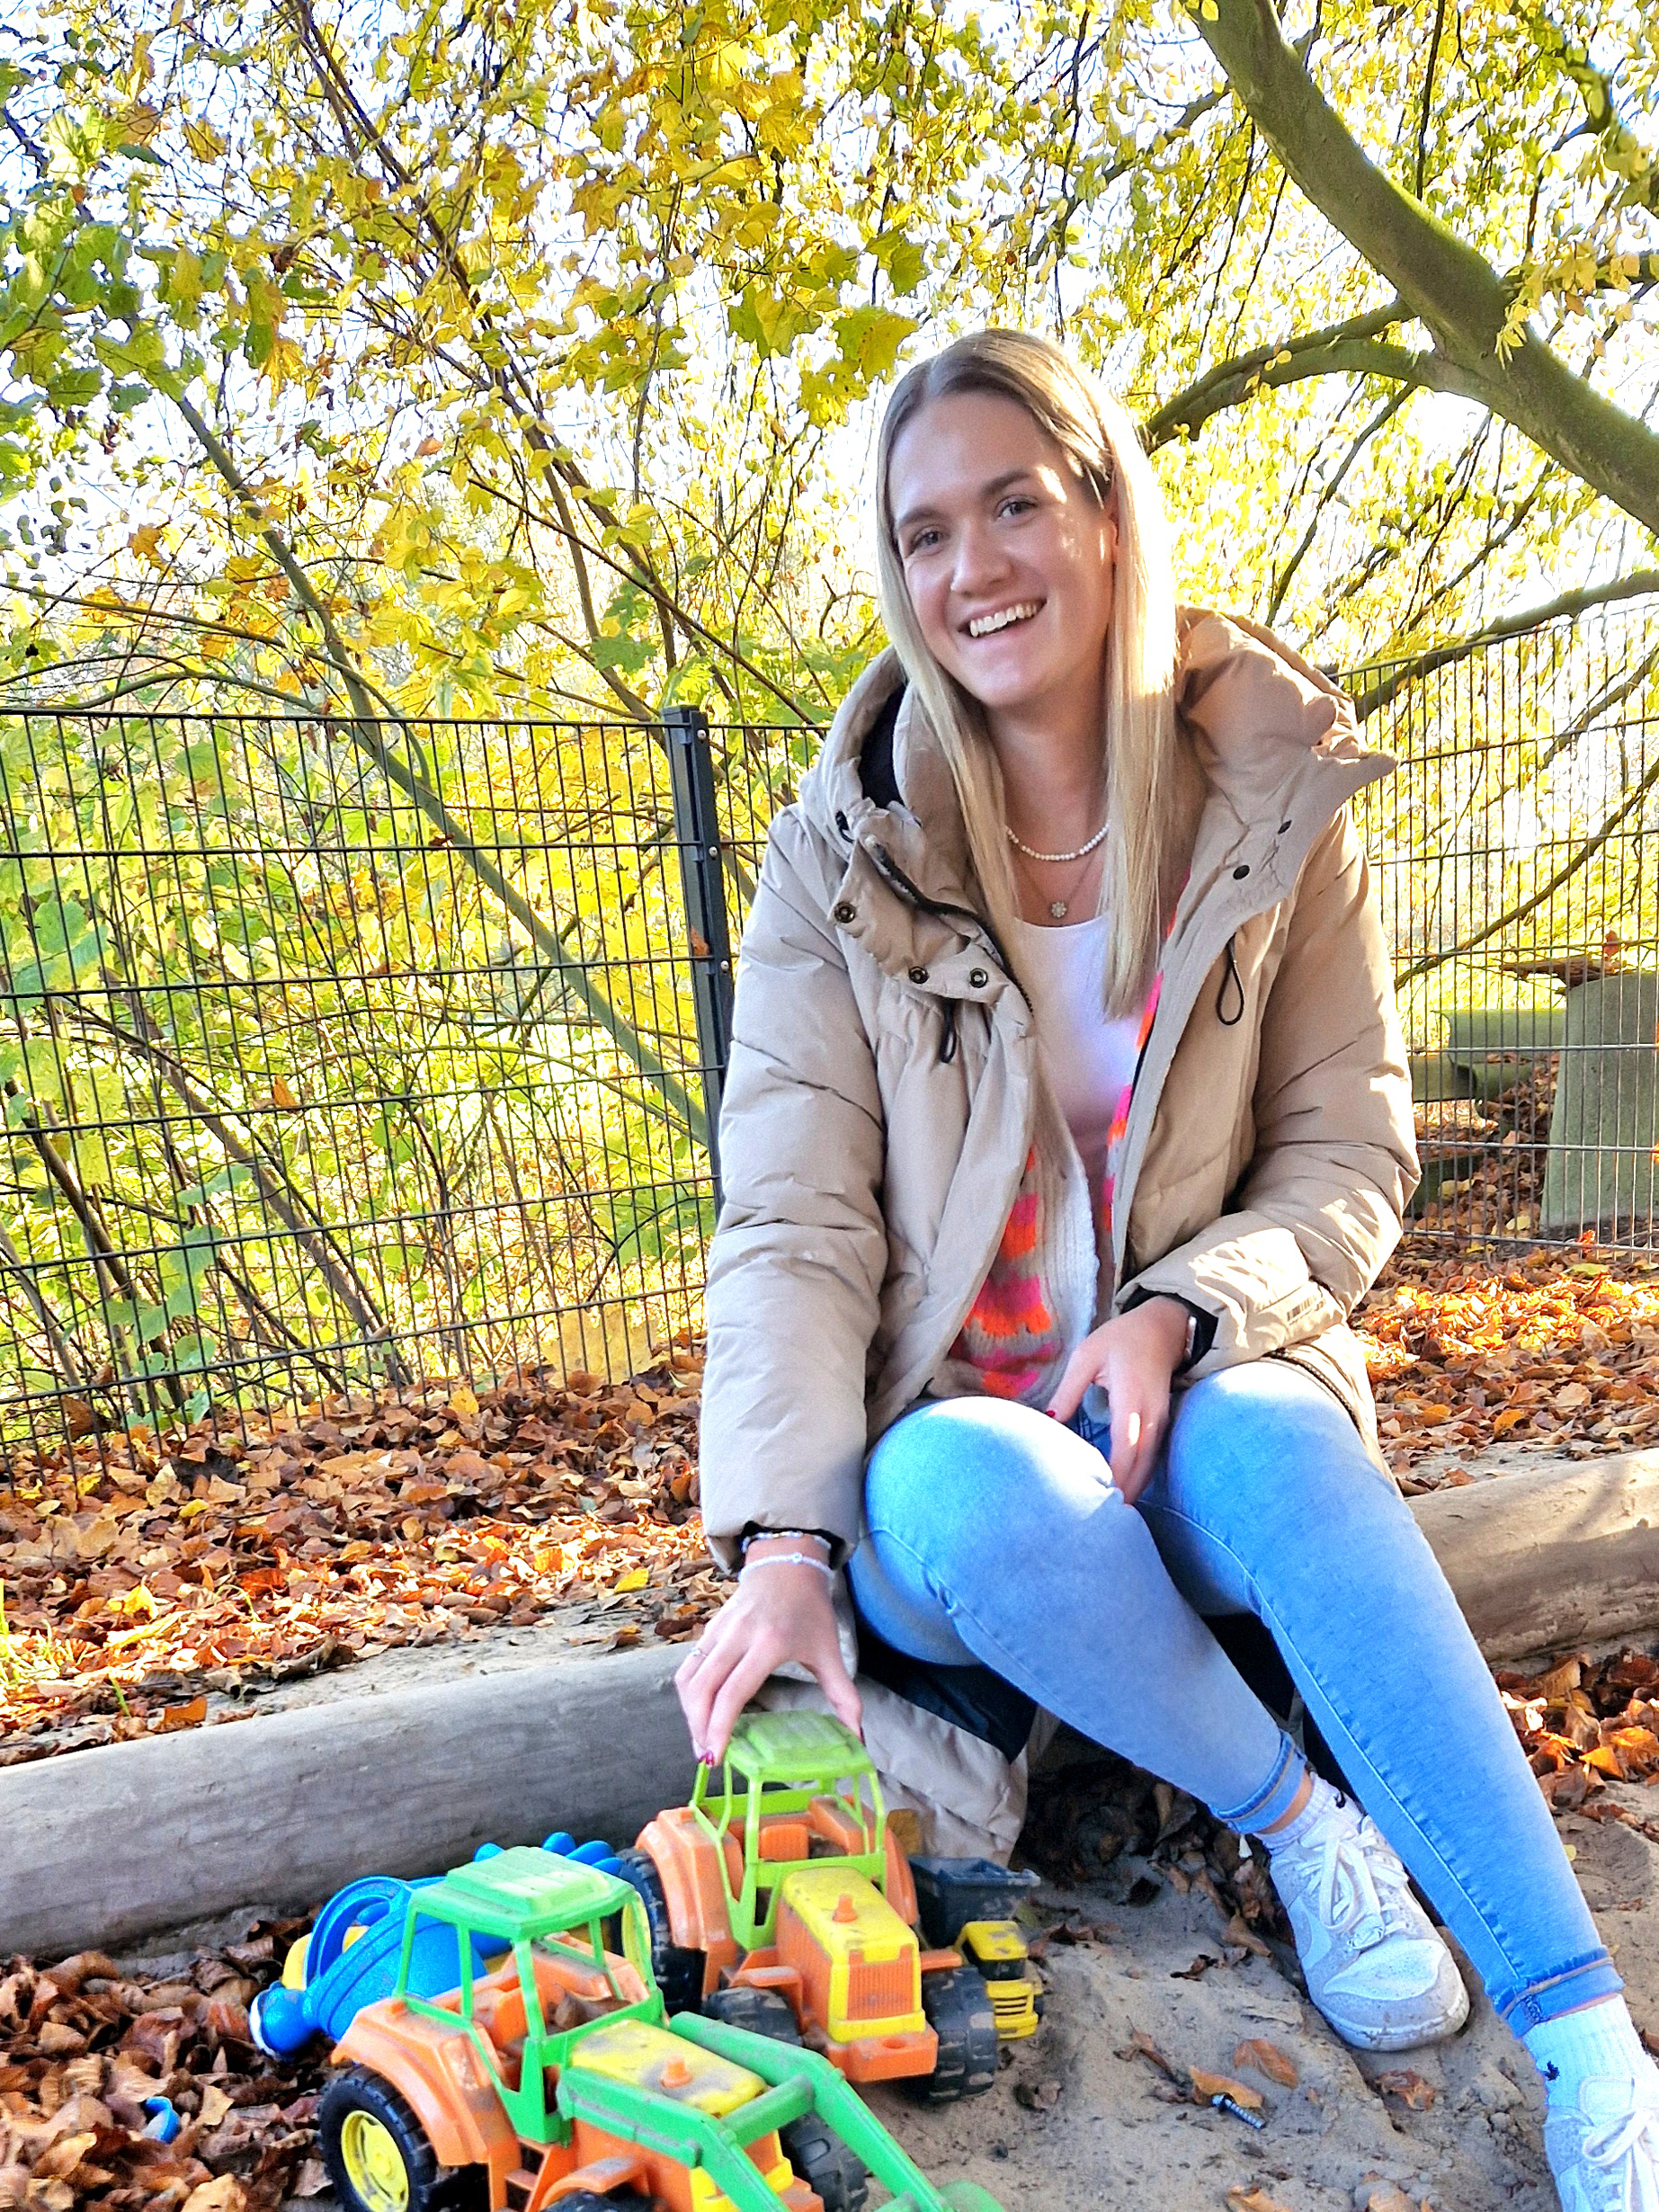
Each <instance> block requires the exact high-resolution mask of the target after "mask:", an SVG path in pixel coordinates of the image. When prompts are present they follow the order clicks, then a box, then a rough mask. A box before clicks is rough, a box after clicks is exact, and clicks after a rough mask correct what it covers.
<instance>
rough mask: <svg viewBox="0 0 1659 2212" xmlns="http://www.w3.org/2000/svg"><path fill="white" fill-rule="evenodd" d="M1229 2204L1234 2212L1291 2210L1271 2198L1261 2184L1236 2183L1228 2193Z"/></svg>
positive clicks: (1274, 2198) (1280, 2211)
mask: <svg viewBox="0 0 1659 2212" xmlns="http://www.w3.org/2000/svg"><path fill="white" fill-rule="evenodd" d="M1227 2202H1228V2204H1229V2205H1231V2207H1232V2208H1233V2212H1289V2208H1288V2207H1287V2206H1285V2205H1282V2204H1280V2201H1279V2199H1277V2198H1276V2197H1270V2196H1269V2195H1268V2193H1267V2191H1266V2190H1264V2189H1262V2187H1261V2186H1260V2185H1259V2184H1246V2183H1245V2182H1243V2181H1235V2183H1234V2184H1233V2186H1232V2188H1231V2189H1230V2190H1228V2191H1227Z"/></svg>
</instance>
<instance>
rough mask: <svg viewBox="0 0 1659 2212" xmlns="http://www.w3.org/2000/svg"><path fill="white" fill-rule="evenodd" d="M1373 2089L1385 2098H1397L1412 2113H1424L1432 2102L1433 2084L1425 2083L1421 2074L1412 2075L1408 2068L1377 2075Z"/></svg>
mask: <svg viewBox="0 0 1659 2212" xmlns="http://www.w3.org/2000/svg"><path fill="white" fill-rule="evenodd" d="M1375 2087H1377V2088H1378V2089H1379V2090H1380V2091H1381V2092H1382V2093H1383V2095H1384V2096H1385V2097H1397V2098H1398V2099H1399V2100H1400V2101H1401V2103H1402V2104H1405V2105H1409V2106H1410V2108H1411V2109H1412V2110H1413V2111H1414V2112H1426V2111H1427V2110H1428V2109H1429V2107H1430V2106H1431V2105H1432V2103H1433V2102H1434V2084H1433V2083H1432V2082H1425V2081H1424V2080H1423V2076H1422V2074H1415V2073H1414V2072H1413V2071H1412V2069H1411V2068H1410V2067H1409V2066H1401V2067H1396V2069H1394V2070H1393V2071H1392V2072H1390V2073H1388V2074H1378V2076H1377V2078H1376V2083H1375Z"/></svg>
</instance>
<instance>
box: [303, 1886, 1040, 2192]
mask: <svg viewBox="0 0 1659 2212" xmlns="http://www.w3.org/2000/svg"><path fill="white" fill-rule="evenodd" d="M434 1930H436V1931H437V1932H438V1935H439V1937H440V1939H441V1940H450V1939H452V1940H453V1942H454V1945H455V1962H456V1984H457V1985H456V1987H455V1988H454V1990H453V1991H451V1992H450V1993H447V1994H444V1995H442V1996H438V1997H435V1998H434V1997H427V1996H421V1995H419V1994H417V1993H416V1992H415V1990H414V1989H413V1988H412V1987H411V1986H410V1985H409V1965H410V1959H411V1957H412V1955H413V1954H414V1952H415V1945H416V1942H417V1940H426V1941H428V1942H429V1941H430V1939H431V1937H432V1935H433V1931H434ZM608 1939H609V1940H611V1941H614V1942H616V1943H617V1944H618V1945H619V1946H620V1948H619V1949H610V1948H608V1947H607V1946H608ZM485 1961H488V1962H492V1963H482V1962H485ZM334 2063H335V2065H337V2066H339V2067H340V2068H341V2071H340V2072H339V2073H338V2074H336V2075H335V2076H334V2079H333V2080H332V2081H331V2082H330V2083H329V2084H328V2086H327V2088H326V2090H325V2091H324V2092H323V2095H322V2097H321V2099H320V2101H319V2103H318V2108H317V2128H318V2134H319V2136H320V2137H321V2141H322V2147H323V2152H324V2155H325V2158H326V2162H327V2165H328V2170H329V2173H330V2176H331V2178H332V2180H333V2182H334V2188H335V2190H336V2191H337V2192H338V2195H339V2199H340V2201H341V2203H342V2205H343V2207H344V2208H346V2212H548V2208H549V2207H553V2208H557V2212H622V2208H624V2207H626V2206H629V2205H631V2206H633V2207H634V2208H635V2212H645V2208H646V2207H647V2206H649V2207H650V2208H651V2212H780V2208H787V2212H861V2207H862V2205H863V2202H864V2198H865V2193H866V2189H867V2186H868V2178H869V2173H873V2174H874V2176H875V2178H876V2179H877V2181H879V2182H880V2184H881V2185H882V2187H883V2188H884V2189H886V2190H890V2191H891V2192H892V2199H891V2203H892V2212H1000V2208H999V2207H998V2206H997V2204H996V2201H995V2199H994V2198H992V2197H991V2196H990V2195H988V2194H987V2192H986V2190H983V2189H980V2188H978V2187H977V2185H976V2184H975V2183H972V2182H968V2181H958V2182H955V2183H952V2184H950V2186H948V2187H947V2188H945V2189H943V2190H939V2189H936V2188H934V2187H933V2186H932V2183H931V2182H929V2181H927V2179H926V2177H925V2176H924V2175H923V2173H922V2172H921V2171H920V2170H919V2169H918V2168H917V2167H916V2166H915V2165H914V2163H913V2162H912V2161H911V2160H910V2159H909V2158H907V2157H906V2156H905V2154H904V2152H903V2151H901V2150H900V2149H899V2147H898V2145H896V2143H895V2142H894V2141H893V2139H892V2137H891V2136H889V2135H888V2134H887V2130H886V2129H885V2128H884V2127H882V2126H881V2124H880V2123H879V2121H878V2120H877V2119H876V2118H875V2117H874V2116H873V2114H871V2113H870V2112H869V2111H868V2110H867V2109H865V2107H864V2106H863V2104H862V2103H861V2101H860V2100H859V2098H858V2097H857V2096H856V2095H855V2094H854V2092H852V2090H851V2089H849V2088H848V2086H847V2084H846V2083H845V2082H844V2081H843V2079H842V2077H841V2075H840V2074H838V2073H837V2072H836V2070H835V2068H834V2066H833V2065H830V2064H829V2062H828V2061H827V2060H826V2059H825V2058H822V2057H820V2056H818V2055H817V2054H816V2052H813V2051H808V2050H804V2049H799V2048H797V2049H789V2048H786V2047H784V2046H782V2045H781V2044H780V2043H777V2042H775V2041H773V2040H772V2039H770V2038H767V2037H764V2036H757V2035H753V2034H749V2033H746V2032H745V2030H744V2029H741V2028H734V2027H731V2026H729V2025H727V2024H724V2023H722V2022H719V2021H717V2020H703V2019H700V2018H696V2017H688V2016H682V2017H681V2018H679V2019H676V2020H673V2021H669V2020H667V2019H666V2017H665V2014H664V2005H663V1999H662V1995H661V1993H660V1992H659V1991H658V1989H657V1986H656V1981H655V1979H654V1977H653V1975H652V1968H651V1940H650V1934H649V1931H648V1929H647V1922H646V1915H645V1911H644V1908H643V1906H642V1904H641V1902H640V1899H639V1896H638V1892H637V1891H636V1890H635V1889H634V1888H632V1887H631V1886H629V1884H628V1883H626V1882H624V1881H621V1880H620V1879H619V1878H617V1877H616V1876H614V1875H611V1874H608V1873H606V1872H604V1871H603V1870H602V1869H599V1868H597V1867H593V1866H587V1865H584V1864H582V1863H581V1862H579V1861H577V1860H569V1859H560V1858H557V1857H555V1856H554V1855H553V1854H551V1853H549V1852H547V1851H533V1850H530V1849H518V1850H514V1851H503V1852H501V1853H499V1854H498V1855H497V1856H496V1857H495V1858H492V1859H488V1860H483V1861H481V1862H475V1863H474V1864H473V1865H471V1866H466V1867H460V1868H458V1869H456V1870H455V1871H454V1872H453V1873H450V1874H448V1875H446V1876H444V1878H442V1880H441V1881H438V1882H435V1883H432V1884H430V1885H426V1886H422V1887H420V1888H417V1889H415V1890H414V1891H412V1892H411V1893H410V1895H409V1898H408V1902H407V1906H406V1919H405V1926H404V1947H403V1960H402V1967H401V1969H400V1972H399V1976H398V1983H397V1989H396V1991H395V1992H394V1993H393V1994H392V1995H391V1996H389V1997H385V1998H382V1999H380V2000H379V2002H376V2003H373V2004H370V2005H366V2006H365V2007H364V2008H363V2009H362V2010H361V2011H360V2012H359V2013H358V2014H357V2016H356V2018H355V2019H354V2020H352V2024H351V2026H350V2028H349V2029H347V2030H346V2033H345V2034H344V2035H343V2037H342V2038H341V2039H340V2041H339V2042H338V2044H337V2045H336V2046H335V2047H334ZM866 2169H868V2173H867V2171H866Z"/></svg>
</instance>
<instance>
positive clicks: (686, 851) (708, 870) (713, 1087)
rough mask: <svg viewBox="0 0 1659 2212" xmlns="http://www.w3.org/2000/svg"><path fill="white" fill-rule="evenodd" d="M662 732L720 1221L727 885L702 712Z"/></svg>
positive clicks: (670, 712)
mask: <svg viewBox="0 0 1659 2212" xmlns="http://www.w3.org/2000/svg"><path fill="white" fill-rule="evenodd" d="M663 727H664V730H665V731H666V733H667V736H668V766H669V778H670V783H671V788H672V790H673V809H674V842H675V843H676V844H677V845H678V847H679V849H680V885H681V888H682V892H683V894H684V897H685V920H686V932H687V936H688V939H689V941H690V954H691V1001H692V1004H693V1005H694V1006H695V1008H696V1011H697V1057H698V1062H699V1065H700V1067H701V1070H702V1078H703V1115H704V1119H706V1121H707V1123H708V1126H709V1179H710V1181H711V1182H712V1183H713V1185H714V1210H715V1213H716V1215H717V1216H718V1213H719V1210H720V1130H719V1124H720V1099H721V1096H722V1094H723V1093H724V1091H725V1089H726V1066H727V1058H728V1057H729V1055H730V1051H731V1040H732V940H731V932H730V930H729V929H728V927H727V920H726V879H725V875H724V872H723V868H722V862H721V857H720V832H719V825H718V822H717V820H716V818H715V810H714V761H713V756H712V755H711V754H710V753H709V718H708V716H707V715H706V714H705V713H704V712H703V710H702V709H701V708H700V707H669V708H667V709H664V715H663Z"/></svg>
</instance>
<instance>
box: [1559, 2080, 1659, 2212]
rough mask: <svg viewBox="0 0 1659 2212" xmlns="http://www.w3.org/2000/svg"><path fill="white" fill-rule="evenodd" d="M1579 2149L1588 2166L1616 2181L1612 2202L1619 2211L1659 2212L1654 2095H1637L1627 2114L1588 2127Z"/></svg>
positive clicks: (1658, 2107) (1658, 2110)
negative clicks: (1616, 2191)
mask: <svg viewBox="0 0 1659 2212" xmlns="http://www.w3.org/2000/svg"><path fill="white" fill-rule="evenodd" d="M1578 2147H1579V2155H1580V2157H1581V2158H1583V2162H1584V2163H1585V2164H1586V2165H1587V2166H1594V2167H1596V2168H1597V2169H1598V2170H1599V2171H1600V2172H1602V2173H1605V2174H1606V2175H1607V2176H1608V2177H1609V2179H1610V2181H1615V2182H1616V2184H1617V2187H1618V2193H1617V2195H1616V2196H1611V2197H1610V2203H1613V2204H1616V2205H1618V2206H1619V2212H1659V2103H1655V2101H1654V2099H1653V2097H1652V2096H1651V2095H1647V2096H1643V2095H1641V2094H1640V2093H1639V2092H1638V2093H1637V2094H1636V2096H1635V2097H1634V2099H1633V2101H1632V2103H1631V2106H1630V2109H1629V2110H1628V2112H1621V2113H1620V2114H1619V2117H1618V2118H1617V2119H1611V2120H1604V2121H1603V2122H1602V2123H1601V2126H1600V2127H1587V2128H1586V2129H1585V2130H1584V2133H1583V2136H1582V2138H1581V2139H1580V2142H1579V2146H1578Z"/></svg>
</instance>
